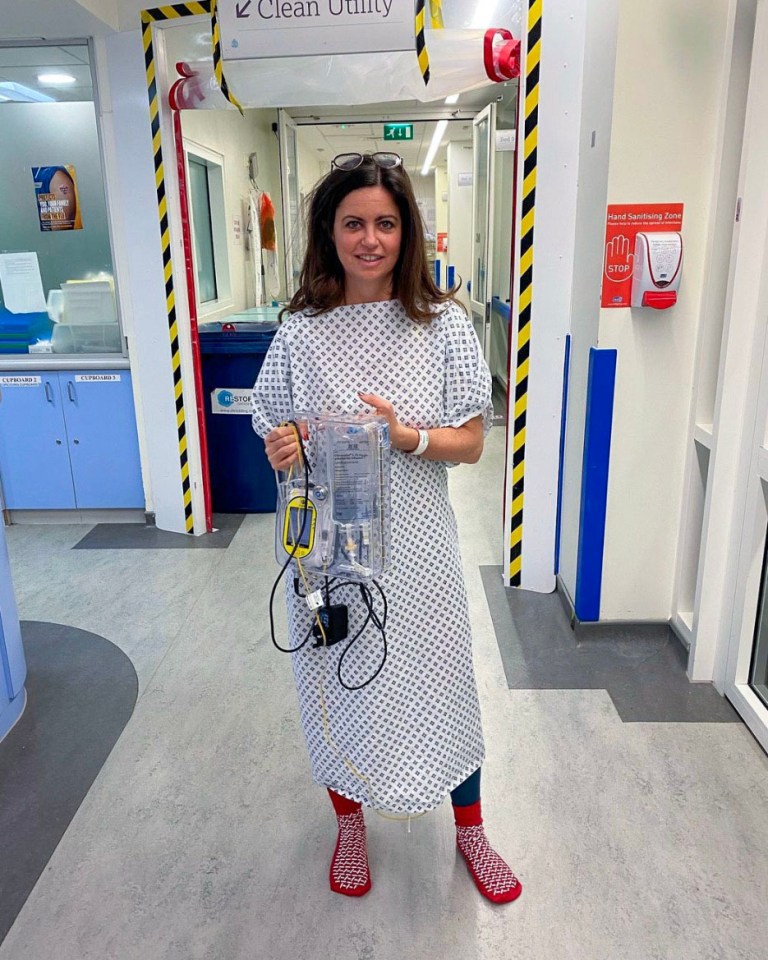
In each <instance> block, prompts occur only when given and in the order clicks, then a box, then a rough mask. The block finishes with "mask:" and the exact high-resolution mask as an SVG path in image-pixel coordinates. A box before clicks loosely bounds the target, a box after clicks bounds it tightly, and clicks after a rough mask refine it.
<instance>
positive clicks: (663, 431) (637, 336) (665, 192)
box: [599, 0, 729, 620]
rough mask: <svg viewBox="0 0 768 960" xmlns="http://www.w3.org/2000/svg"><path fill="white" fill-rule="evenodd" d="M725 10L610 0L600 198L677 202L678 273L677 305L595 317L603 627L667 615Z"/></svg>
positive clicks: (696, 3) (724, 5) (658, 0)
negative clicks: (605, 175) (611, 381)
mask: <svg viewBox="0 0 768 960" xmlns="http://www.w3.org/2000/svg"><path fill="white" fill-rule="evenodd" d="M728 7H729V3H728V0H678V2H677V3H675V4H674V5H670V4H669V3H668V2H667V0H646V3H644V4H642V5H639V4H637V3H636V2H634V0H621V2H620V4H619V11H620V13H619V35H618V58H617V67H616V87H615V105H614V114H613V134H612V144H611V159H610V178H609V194H608V201H609V202H610V203H619V202H625V203H661V202H682V203H684V204H685V213H684V220H683V234H684V241H685V265H684V272H683V280H682V285H681V290H680V294H679V301H678V305H677V306H676V307H674V308H673V309H671V310H669V311H666V312H664V313H657V312H654V311H650V310H629V309H619V310H602V311H601V315H600V330H599V345H600V347H604V348H616V349H617V350H618V367H617V374H616V398H615V407H614V421H613V439H612V449H611V466H610V478H609V489H608V510H607V522H606V543H605V555H604V565H603V591H602V600H601V611H600V616H601V619H609V620H610V619H621V620H624V619H630V620H636V619H639V620H667V619H668V618H669V616H670V613H671V603H672V590H673V582H674V572H675V558H676V549H677V537H678V531H679V527H680V510H681V501H682V490H683V470H684V465H685V455H686V449H687V441H688V420H689V410H690V402H691V391H692V383H693V376H694V362H695V347H696V342H697V334H698V327H699V323H700V317H701V311H702V290H703V287H704V283H705V279H706V278H705V276H704V262H705V255H706V239H707V235H708V225H709V218H710V216H711V215H712V190H711V184H712V178H713V173H714V164H715V153H716V146H717V144H716V134H717V124H716V123H715V122H713V118H715V117H716V116H717V114H718V107H719V99H720V87H721V84H722V83H723V69H724V51H723V44H722V36H723V34H724V32H725V30H726V19H727V13H728Z"/></svg>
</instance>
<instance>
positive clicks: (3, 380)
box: [0, 376, 43, 387]
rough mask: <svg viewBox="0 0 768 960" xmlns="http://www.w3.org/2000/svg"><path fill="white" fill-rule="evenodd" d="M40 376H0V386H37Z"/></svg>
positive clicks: (39, 382)
mask: <svg viewBox="0 0 768 960" xmlns="http://www.w3.org/2000/svg"><path fill="white" fill-rule="evenodd" d="M42 382H43V378H42V377H25V376H15V377H0V387H39V386H40V384H41V383H42Z"/></svg>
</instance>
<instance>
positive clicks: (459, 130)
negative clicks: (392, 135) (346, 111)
mask: <svg viewBox="0 0 768 960" xmlns="http://www.w3.org/2000/svg"><path fill="white" fill-rule="evenodd" d="M436 126H437V122H436V121H416V122H415V123H414V124H413V140H398V141H394V142H393V141H390V140H384V139H383V132H384V131H383V124H382V123H381V122H378V123H344V124H340V123H326V124H323V125H317V126H309V125H307V126H301V127H299V137H300V139H301V140H302V141H304V144H305V146H307V147H308V148H309V149H310V150H311V151H312V152H313V153H314V152H316V153H317V156H318V159H320V160H325V161H327V162H328V164H330V162H331V160H332V159H333V158H334V157H335V156H336V155H337V154H339V153H375V152H377V151H382V152H392V153H398V154H400V156H401V157H402V158H403V163H404V165H405V168H406V169H407V170H408V172H409V173H411V174H415V173H419V172H420V170H421V168H422V166H423V164H424V160H425V158H426V155H427V151H428V150H429V145H430V143H431V142H432V134H433V133H434V130H435V127H436ZM471 140H472V121H471V120H451V121H449V123H448V126H447V128H446V130H445V133H444V135H443V137H442V140H441V143H442V144H443V145H442V146H441V147H440V148H439V149H438V152H437V156H436V158H435V161H434V162H433V166H435V165H440V163H441V160H442V162H443V163H444V162H445V156H446V150H447V145H448V143H449V142H450V141H464V142H466V143H469V142H471Z"/></svg>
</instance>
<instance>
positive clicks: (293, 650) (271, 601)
mask: <svg viewBox="0 0 768 960" xmlns="http://www.w3.org/2000/svg"><path fill="white" fill-rule="evenodd" d="M289 423H291V424H292V425H293V426H294V427H296V438H297V440H298V441H299V450H300V451H301V459H302V462H303V464H304V510H303V511H302V514H303V515H302V519H301V530H300V531H299V535H298V537H296V538H295V541H294V544H293V550H291V552H290V554H289V555H288V559H287V560H286V561H285V563H284V564H283V566H282V568H281V569H280V573H278V575H277V579H276V580H275V582H274V583H273V584H272V592H271V593H270V595H269V631H270V634H271V636H272V643H273V644H274V645H275V646H276V647H277V649H278V650H279V651H280V652H281V653H296V651H297V650H301V648H302V647H303V646H304V645H305V644H306V642H307V641H306V640H305V641H304V643H301V644H299V646H298V647H281V646H280V644H279V643H278V642H277V640H276V639H275V612H274V603H275V593H276V592H277V585H278V584H279V583H280V581H281V580H282V579H283V576H284V575H285V571H286V570H287V569H288V566H289V564H290V562H291V560H293V558H294V557H295V556H296V551H297V550H298V549H299V547H300V546H301V541H302V540H303V538H304V530H305V528H306V525H307V518H308V516H309V511H308V510H307V506H306V505H307V501H308V500H309V472H310V467H309V461H308V460H307V457H306V454H305V453H304V444H303V443H302V442H301V432H300V431H299V428H298V426H297V425H296V423H295V421H293V420H290V421H289ZM310 632H311V631H310Z"/></svg>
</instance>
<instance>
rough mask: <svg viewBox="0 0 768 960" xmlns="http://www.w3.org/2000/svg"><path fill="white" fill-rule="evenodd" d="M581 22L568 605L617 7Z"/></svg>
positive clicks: (591, 9) (567, 486) (599, 265)
mask: <svg viewBox="0 0 768 960" xmlns="http://www.w3.org/2000/svg"><path fill="white" fill-rule="evenodd" d="M583 18H584V19H583V23H582V28H581V29H582V31H583V35H582V39H581V40H580V41H575V42H576V43H577V46H576V49H577V50H578V55H577V56H578V62H577V63H573V61H572V60H570V59H569V61H568V63H569V64H570V65H572V67H573V71H572V72H573V73H574V74H575V75H577V76H579V78H580V80H579V85H578V91H577V98H578V99H577V103H578V107H577V109H578V128H577V130H576V131H575V133H574V134H572V136H574V137H575V140H574V146H575V156H574V157H572V158H571V157H569V158H568V159H566V164H567V165H568V169H570V171H571V175H570V178H569V179H570V181H571V182H573V181H574V180H576V179H577V182H578V191H577V193H576V194H575V195H574V196H572V197H571V196H570V193H569V201H570V200H572V201H573V202H574V203H575V214H574V222H575V230H574V234H573V236H572V237H571V238H570V239H569V243H568V247H567V249H568V251H569V254H568V255H569V257H570V258H571V267H570V269H571V280H570V294H571V295H570V303H569V305H568V311H569V315H570V335H571V358H570V376H569V381H568V407H567V422H566V433H565V456H564V461H563V496H562V520H561V531H560V536H561V540H560V577H561V580H562V583H563V586H564V587H565V589H566V591H567V592H568V593H569V594H570V596H571V598H575V596H576V570H577V559H578V546H579V528H580V519H581V517H580V514H581V480H582V462H583V457H584V420H585V412H586V404H587V376H588V366H589V351H590V349H591V348H592V347H596V346H597V345H598V329H599V322H600V281H601V276H602V272H603V257H602V249H603V243H604V239H605V205H606V201H607V195H608V170H609V156H610V144H611V136H612V122H613V111H614V73H615V58H616V34H617V28H618V8H617V7H616V5H615V4H614V3H613V0H598V2H589V3H588V4H585V6H584V12H583ZM569 72H570V68H569ZM561 110H562V111H563V115H562V117H561V120H562V122H563V126H565V125H572V124H573V122H574V120H573V116H572V111H571V110H570V109H569V105H568V104H564V105H563V107H562V108H561ZM563 353H564V344H563V345H562V346H561V349H560V364H561V367H562V363H563ZM556 359H557V358H556V357H555V358H554V362H556Z"/></svg>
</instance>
